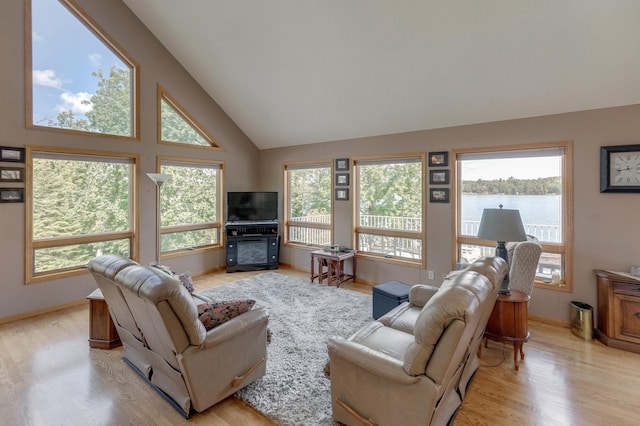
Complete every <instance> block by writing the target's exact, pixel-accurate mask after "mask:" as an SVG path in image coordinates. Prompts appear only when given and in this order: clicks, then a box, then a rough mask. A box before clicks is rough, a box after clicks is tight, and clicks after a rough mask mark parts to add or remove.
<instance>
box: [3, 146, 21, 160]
mask: <svg viewBox="0 0 640 426" xmlns="http://www.w3.org/2000/svg"><path fill="white" fill-rule="evenodd" d="M0 161H12V162H15V163H24V148H14V147H12V146H0Z"/></svg>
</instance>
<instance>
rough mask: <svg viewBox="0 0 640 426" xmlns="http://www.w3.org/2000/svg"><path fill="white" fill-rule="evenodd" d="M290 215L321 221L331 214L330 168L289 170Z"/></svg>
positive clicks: (311, 220) (310, 220)
mask: <svg viewBox="0 0 640 426" xmlns="http://www.w3.org/2000/svg"><path fill="white" fill-rule="evenodd" d="M288 173H289V182H290V185H291V186H290V188H291V190H290V193H291V197H290V198H291V201H290V208H291V217H292V218H299V217H304V218H305V220H306V221H309V222H323V219H322V218H321V216H324V217H326V216H327V215H330V214H331V168H330V167H316V168H309V169H294V170H289V171H288Z"/></svg>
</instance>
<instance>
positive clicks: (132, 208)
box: [25, 145, 140, 284]
mask: <svg viewBox="0 0 640 426" xmlns="http://www.w3.org/2000/svg"><path fill="white" fill-rule="evenodd" d="M34 153H44V154H45V155H46V154H51V155H58V154H63V155H64V154H66V155H70V156H74V155H78V156H90V157H96V158H99V157H103V158H125V159H128V160H129V161H130V162H131V163H130V164H131V173H130V179H131V181H130V183H129V189H130V196H129V199H130V205H129V230H127V231H118V232H107V233H102V234H87V235H77V236H69V237H56V238H43V239H39V240H34V238H33V230H34V227H33V158H34ZM139 164H140V156H139V155H138V154H131V153H117V152H106V151H92V150H81V149H69V148H59V147H45V146H30V145H27V147H26V163H25V167H26V173H27V179H26V185H25V191H26V197H25V199H26V200H27V203H26V205H25V211H26V215H25V217H26V218H25V234H26V238H25V284H32V283H38V282H43V281H50V280H54V279H59V278H66V277H72V276H76V275H81V274H85V273H86V268H85V267H84V265H79V266H76V267H71V268H63V269H56V270H52V271H47V272H39V273H36V272H35V264H34V262H35V254H34V251H35V250H36V249H38V248H53V247H62V246H67V245H73V244H86V243H97V242H103V241H113V240H120V239H126V238H128V239H129V240H130V241H129V251H130V256H129V257H130V258H131V259H133V260H137V259H138V256H139V245H140V243H139V237H138V229H139V227H138V226H139V214H138V206H139V203H138V178H137V176H138V173H139V171H138V169H139Z"/></svg>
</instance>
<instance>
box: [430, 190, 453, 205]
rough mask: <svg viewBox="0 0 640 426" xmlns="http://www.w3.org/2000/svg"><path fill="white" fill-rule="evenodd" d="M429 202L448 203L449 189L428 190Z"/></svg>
mask: <svg viewBox="0 0 640 426" xmlns="http://www.w3.org/2000/svg"><path fill="white" fill-rule="evenodd" d="M429 201H430V202H432V203H448V202H449V188H429Z"/></svg>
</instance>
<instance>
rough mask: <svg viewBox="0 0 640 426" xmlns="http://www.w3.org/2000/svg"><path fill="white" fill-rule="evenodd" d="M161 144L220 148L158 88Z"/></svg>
mask: <svg viewBox="0 0 640 426" xmlns="http://www.w3.org/2000/svg"><path fill="white" fill-rule="evenodd" d="M158 101H159V105H158V109H159V116H160V118H159V120H160V126H159V127H160V131H159V132H158V138H159V142H161V143H178V144H186V145H195V146H201V147H210V148H220V145H219V144H218V143H217V142H216V140H215V138H214V137H213V136H211V135H209V134H208V133H207V131H206V130H204V129H203V128H202V126H200V125H199V124H198V123H197V122H196V121H195V119H194V118H193V117H191V115H190V114H189V113H188V112H187V111H186V110H185V109H184V108H183V107H182V105H180V104H179V103H178V102H177V101H176V100H175V99H174V98H173V97H171V95H169V94H168V93H167V92H166V91H165V90H164V89H163V88H162V87H160V86H158Z"/></svg>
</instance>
